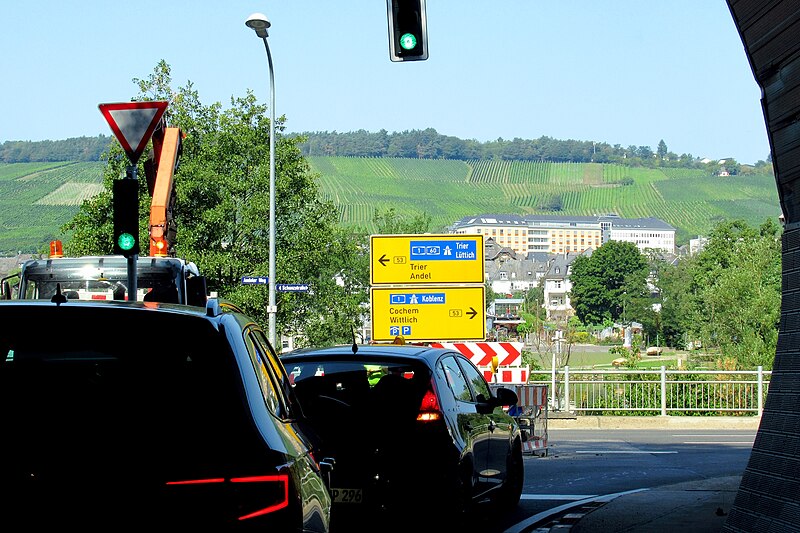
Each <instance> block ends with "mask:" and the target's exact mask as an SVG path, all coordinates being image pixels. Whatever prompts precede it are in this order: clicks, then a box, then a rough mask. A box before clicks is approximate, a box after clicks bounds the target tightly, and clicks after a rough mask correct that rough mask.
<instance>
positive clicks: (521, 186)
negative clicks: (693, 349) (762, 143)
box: [308, 157, 780, 244]
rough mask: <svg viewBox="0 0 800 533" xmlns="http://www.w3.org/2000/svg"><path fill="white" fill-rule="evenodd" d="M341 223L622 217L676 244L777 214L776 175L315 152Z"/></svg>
mask: <svg viewBox="0 0 800 533" xmlns="http://www.w3.org/2000/svg"><path fill="white" fill-rule="evenodd" d="M308 160H309V162H310V164H311V167H312V169H313V170H314V171H316V172H318V173H319V175H320V185H321V189H322V194H323V195H324V196H325V197H326V198H327V199H329V200H331V201H333V203H334V204H336V205H337V206H339V207H340V221H341V222H342V223H343V224H346V225H352V226H358V227H363V228H366V229H367V230H369V231H373V230H374V227H373V226H372V215H373V213H374V212H375V209H382V210H385V209H387V208H391V207H393V208H395V209H396V210H397V211H398V212H399V213H409V214H417V213H427V214H429V215H430V216H431V219H432V221H433V224H434V228H435V229H436V230H437V231H438V230H442V229H444V228H445V227H447V226H449V225H451V224H452V223H453V222H455V221H457V220H459V219H461V218H462V217H465V216H469V215H478V214H481V213H498V214H501V213H502V214H518V215H527V214H558V215H581V216H590V215H595V214H600V213H617V214H619V215H620V216H622V217H625V218H644V217H656V218H659V219H661V220H664V221H665V222H667V223H669V224H671V225H673V226H675V228H676V229H677V236H676V238H677V242H678V243H679V244H685V243H687V242H688V240H689V239H690V238H691V237H694V236H697V235H705V234H708V232H709V231H710V230H711V228H712V227H713V226H714V225H715V224H716V223H717V222H719V221H720V220H724V219H731V218H742V219H744V220H746V221H747V222H748V223H749V224H751V225H758V224H761V223H762V222H764V220H765V219H767V218H773V219H774V220H775V221H777V220H778V216H779V215H780V207H779V203H778V192H777V187H776V185H775V178H774V176H773V175H772V174H771V173H752V172H751V173H743V174H740V175H737V176H710V175H708V174H707V173H706V172H705V171H703V170H698V169H682V168H664V169H648V168H641V167H627V166H622V165H615V164H600V163H549V162H541V161H488V160H474V161H453V160H420V159H403V158H354V157H309V158H308Z"/></svg>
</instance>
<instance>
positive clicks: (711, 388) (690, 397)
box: [529, 366, 772, 416]
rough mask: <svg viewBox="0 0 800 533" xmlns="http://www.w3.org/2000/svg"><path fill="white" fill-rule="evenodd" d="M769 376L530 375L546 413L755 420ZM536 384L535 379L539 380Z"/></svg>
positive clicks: (657, 373) (718, 372) (597, 372)
mask: <svg viewBox="0 0 800 533" xmlns="http://www.w3.org/2000/svg"><path fill="white" fill-rule="evenodd" d="M771 376H772V372H771V371H769V370H766V371H765V370H763V368H762V367H758V369H757V370H736V371H722V370H667V369H666V367H663V366H662V367H661V369H660V370H571V369H570V368H569V367H568V366H567V367H564V368H563V369H561V370H557V371H555V372H539V373H536V372H533V373H532V375H531V379H530V381H529V383H531V384H546V385H550V411H551V412H554V411H569V412H573V413H576V414H583V415H662V416H666V415H678V416H691V415H727V416H732V415H758V416H760V415H761V414H762V411H763V408H764V399H765V398H766V395H767V392H768V390H769V380H770V378H771ZM537 378H538V379H537Z"/></svg>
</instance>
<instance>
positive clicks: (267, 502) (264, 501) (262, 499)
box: [167, 474, 289, 520]
mask: <svg viewBox="0 0 800 533" xmlns="http://www.w3.org/2000/svg"><path fill="white" fill-rule="evenodd" d="M223 483H236V484H248V485H249V484H252V485H249V486H250V487H251V488H252V489H253V492H251V491H247V495H246V496H245V493H241V492H240V493H239V495H240V497H241V498H242V499H243V501H247V502H251V503H252V502H257V505H259V506H260V507H258V508H257V509H256V510H255V511H252V512H249V513H247V514H244V515H241V516H239V517H238V520H248V519H250V518H255V517H258V516H264V515H267V514H269V513H272V512H275V511H278V510H280V509H283V508H285V507H288V506H289V475H288V474H273V475H266V476H248V477H235V478H231V479H229V480H226V479H224V478H204V479H189V480H182V481H169V482H167V485H170V486H176V485H190V486H192V485H193V486H197V485H213V484H223Z"/></svg>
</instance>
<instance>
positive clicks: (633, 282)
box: [570, 241, 649, 324]
mask: <svg viewBox="0 0 800 533" xmlns="http://www.w3.org/2000/svg"><path fill="white" fill-rule="evenodd" d="M648 272H649V269H648V263H647V258H646V257H645V256H644V255H642V254H641V252H639V249H638V248H637V247H636V245H635V244H633V243H631V242H624V241H608V242H607V243H605V244H603V245H602V246H601V247H600V248H598V249H597V250H595V251H594V253H592V255H590V256H579V257H578V258H576V259H575V261H573V262H572V265H571V267H570V281H571V282H572V290H571V291H570V300H571V303H572V307H573V308H574V309H575V314H576V315H577V317H578V318H579V319H580V320H581V322H582V323H584V324H600V323H602V322H604V321H605V320H619V319H625V320H628V321H629V320H631V319H632V318H635V313H636V311H637V310H638V309H640V308H641V307H640V305H638V303H639V302H640V301H641V299H642V298H643V297H644V295H646V294H648V290H647V283H646V280H647V275H648ZM633 304H637V305H636V306H635V307H634V308H633V309H631V310H630V312H627V311H628V309H627V306H628V305H633Z"/></svg>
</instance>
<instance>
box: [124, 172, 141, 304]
mask: <svg viewBox="0 0 800 533" xmlns="http://www.w3.org/2000/svg"><path fill="white" fill-rule="evenodd" d="M137 170H138V169H137V167H136V164H135V163H133V164H131V165H129V166H128V168H127V171H126V173H125V179H132V180H134V181H136V180H137V179H138V171H137ZM137 238H138V237H137ZM127 259H128V301H129V302H135V301H136V298H137V295H138V294H139V281H138V280H139V272H138V264H139V254H133V255H131V256H129V257H128V258H127Z"/></svg>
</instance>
